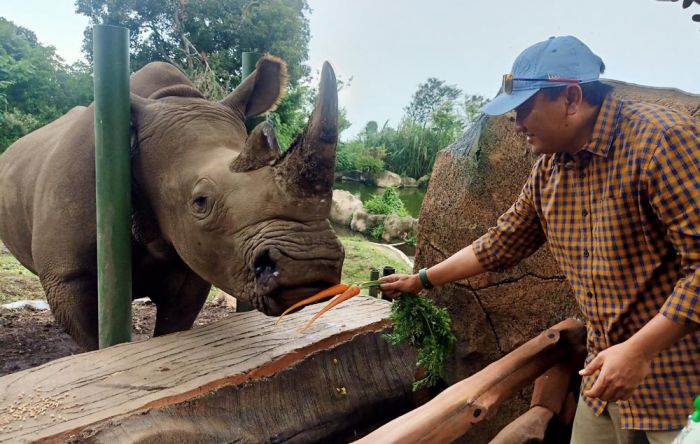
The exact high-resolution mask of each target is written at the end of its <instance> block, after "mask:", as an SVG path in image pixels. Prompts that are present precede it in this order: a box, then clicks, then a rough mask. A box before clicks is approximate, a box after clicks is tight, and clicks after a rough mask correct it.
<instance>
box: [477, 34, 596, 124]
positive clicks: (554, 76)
mask: <svg viewBox="0 0 700 444" xmlns="http://www.w3.org/2000/svg"><path fill="white" fill-rule="evenodd" d="M604 70H605V64H604V63H603V60H602V59H601V58H600V57H598V56H597V55H595V54H594V53H593V51H591V49H590V48H589V47H588V46H586V45H585V44H584V43H583V42H582V41H581V40H579V39H577V38H576V37H573V36H570V35H567V36H562V37H550V38H548V39H547V40H545V41H543V42H539V43H535V44H534V45H532V46H530V47H529V48H527V49H526V50H525V51H523V52H521V53H520V55H519V56H518V58H516V59H515V62H514V63H513V69H512V70H511V74H506V75H505V76H503V87H502V88H501V91H500V92H499V93H498V95H497V96H496V97H495V98H494V99H493V100H492V101H490V102H489V103H487V104H486V105H484V106H483V107H482V108H481V112H483V113H485V114H488V115H491V116H497V115H500V114H505V113H507V112H508V111H511V110H513V109H515V108H517V107H518V106H520V105H521V104H523V103H524V102H525V101H526V100H527V99H529V98H530V97H532V96H534V95H535V93H537V91H539V90H540V89H542V88H553V87H556V86H562V85H568V84H572V83H587V82H595V81H596V80H598V79H599V78H600V73H602V72H603V71H604Z"/></svg>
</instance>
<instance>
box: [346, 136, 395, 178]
mask: <svg viewBox="0 0 700 444" xmlns="http://www.w3.org/2000/svg"><path fill="white" fill-rule="evenodd" d="M384 156H385V152H384V147H373V148H369V147H367V146H365V145H364V144H363V143H362V142H360V141H357V140H354V141H352V142H348V143H341V144H340V145H339V146H338V154H337V157H336V169H337V170H338V171H361V172H363V173H381V172H382V171H384V161H383V160H382V159H383V158H384Z"/></svg>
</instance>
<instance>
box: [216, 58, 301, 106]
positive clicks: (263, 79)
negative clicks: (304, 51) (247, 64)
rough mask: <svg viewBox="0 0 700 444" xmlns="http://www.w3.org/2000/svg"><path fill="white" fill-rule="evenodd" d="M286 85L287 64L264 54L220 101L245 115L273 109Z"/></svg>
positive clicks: (280, 98)
mask: <svg viewBox="0 0 700 444" xmlns="http://www.w3.org/2000/svg"><path fill="white" fill-rule="evenodd" d="M286 87H287V64H286V63H285V62H284V60H282V59H280V58H277V57H275V56H271V55H269V54H267V55H265V56H264V57H263V58H261V59H260V60H258V63H257V64H256V65H255V71H253V72H252V73H251V74H250V75H249V76H248V77H246V78H245V79H243V81H242V82H241V84H240V85H238V87H237V88H236V89H235V90H234V91H233V92H232V93H231V94H229V95H228V96H226V97H225V98H224V99H223V100H222V101H221V103H222V104H223V105H224V106H227V107H229V108H231V109H233V110H234V111H238V112H240V114H241V115H242V116H243V117H245V118H248V117H252V116H257V115H259V114H263V113H265V112H268V111H274V110H275V108H277V105H279V103H280V102H281V101H282V97H283V95H284V90H285V88H286Z"/></svg>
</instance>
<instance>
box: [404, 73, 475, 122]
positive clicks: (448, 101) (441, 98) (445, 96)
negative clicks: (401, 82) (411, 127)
mask: <svg viewBox="0 0 700 444" xmlns="http://www.w3.org/2000/svg"><path fill="white" fill-rule="evenodd" d="M461 94H462V91H461V90H460V89H459V88H457V87H456V86H454V85H446V84H445V81H444V80H439V79H436V78H435V77H430V78H428V80H427V81H426V82H425V83H421V84H420V85H419V86H418V90H417V91H416V92H415V93H414V94H413V98H412V99H411V103H410V104H409V105H408V107H406V110H405V111H406V117H407V118H408V119H410V120H412V121H414V122H416V123H421V124H424V123H428V122H429V120H430V118H431V116H432V115H433V114H434V113H435V112H436V111H437V110H438V109H440V108H444V107H451V106H452V105H453V104H454V102H455V101H456V100H457V98H458V97H459V96H460V95H461Z"/></svg>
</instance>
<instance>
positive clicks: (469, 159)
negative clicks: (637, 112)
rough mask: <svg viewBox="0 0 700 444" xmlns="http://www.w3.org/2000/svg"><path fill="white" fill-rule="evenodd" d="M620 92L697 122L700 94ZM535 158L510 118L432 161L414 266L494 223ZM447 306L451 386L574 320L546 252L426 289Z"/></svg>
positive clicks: (484, 433)
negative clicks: (453, 343)
mask: <svg viewBox="0 0 700 444" xmlns="http://www.w3.org/2000/svg"><path fill="white" fill-rule="evenodd" d="M610 83H611V84H613V85H614V86H615V87H616V92H615V94H617V95H619V96H622V97H624V98H632V99H641V100H646V101H650V102H656V103H660V104H663V105H666V106H669V107H671V108H676V109H679V110H682V111H684V112H686V113H689V114H691V115H693V116H695V117H696V118H697V119H698V120H700V96H696V95H690V94H685V93H683V92H682V91H678V90H674V89H660V88H648V87H641V86H637V85H631V84H626V83H622V82H610ZM534 161H535V157H534V156H533V155H532V154H531V150H530V147H529V146H528V145H527V144H526V143H525V141H524V140H523V138H522V137H519V136H518V135H516V134H515V132H514V131H513V122H512V116H511V115H505V116H499V117H495V118H487V117H486V116H481V117H480V118H479V119H478V120H477V121H476V122H475V123H474V124H473V125H472V126H470V127H469V128H468V129H467V131H466V133H465V134H464V136H463V137H462V138H461V139H459V140H458V141H457V142H455V143H454V144H453V145H451V146H449V147H447V148H446V149H444V150H442V151H441V152H440V153H439V154H438V156H437V159H436V161H435V166H434V168H433V171H432V175H431V180H430V185H429V186H428V190H427V192H426V195H425V199H424V201H423V205H422V208H421V213H420V221H421V226H420V231H419V233H418V236H417V245H416V258H415V267H414V268H415V269H419V268H422V267H426V266H431V265H434V264H436V263H438V262H440V261H442V260H444V259H446V258H447V257H449V256H451V255H452V254H454V253H456V252H457V251H459V250H460V249H461V248H463V247H465V246H467V245H469V244H471V243H472V242H473V241H474V240H476V239H477V238H478V237H479V236H481V235H482V234H483V233H485V232H486V230H487V229H488V228H489V227H491V226H493V225H494V224H495V223H496V220H497V218H498V216H500V215H501V214H502V213H503V212H504V211H506V210H507V209H508V208H509V207H510V206H511V204H512V203H513V202H514V201H515V199H516V197H517V196H518V194H519V192H520V190H521V188H522V185H523V184H524V183H525V180H526V179H527V177H528V175H529V173H530V169H531V167H532V164H533V162H534ZM428 295H429V297H430V298H431V299H433V300H434V301H435V302H436V303H437V305H440V306H443V307H447V308H448V310H449V313H450V315H451V317H452V325H453V329H454V331H455V334H456V336H457V347H456V352H455V356H454V359H453V361H452V363H451V365H450V368H449V370H448V372H447V377H446V379H447V381H446V382H447V383H448V384H454V383H456V382H457V381H459V380H461V379H463V378H466V377H468V376H470V375H472V374H474V373H475V372H477V371H479V370H481V369H482V368H484V367H485V366H486V365H488V364H489V363H491V362H493V361H495V360H497V359H499V358H501V357H502V356H504V355H505V354H506V353H508V352H510V351H512V350H513V349H515V348H516V347H517V346H518V345H520V344H522V343H524V342H526V341H527V340H529V339H530V338H532V337H534V336H536V335H537V334H538V333H539V332H540V331H542V330H544V329H546V328H547V326H549V325H553V324H556V323H557V322H559V321H561V320H562V319H564V318H567V317H576V316H577V315H578V309H577V304H576V302H575V300H574V297H573V294H572V291H571V288H570V286H569V284H568V283H567V281H566V279H565V278H564V276H563V274H562V272H561V271H560V270H559V268H558V266H557V264H556V262H555V261H554V258H553V257H552V255H551V253H550V252H549V250H548V248H547V246H546V245H545V246H544V247H543V248H540V250H539V251H538V252H536V253H535V254H534V255H533V256H531V257H530V258H528V259H526V260H524V261H523V262H521V263H520V264H519V265H518V266H516V267H514V268H512V269H510V270H507V271H505V272H502V273H486V274H484V275H481V276H478V277H475V278H472V279H467V280H463V281H459V282H456V283H454V284H450V285H444V286H440V287H437V288H435V289H434V290H431V291H429V292H428ZM528 398H529V396H527V395H523V396H516V397H515V398H513V399H512V400H511V401H510V402H509V403H507V404H506V405H504V406H502V407H501V408H500V409H499V413H498V415H495V416H493V417H491V418H489V419H487V420H485V421H483V422H481V423H479V424H478V425H477V426H475V427H474V428H472V429H471V431H470V432H468V434H467V435H465V437H464V442H489V441H490V440H491V439H492V438H493V437H494V436H495V435H496V433H498V431H499V430H501V429H502V428H503V427H505V426H506V424H508V423H510V422H511V421H513V420H514V419H515V418H516V417H518V416H519V415H520V414H522V413H524V412H525V411H527V410H528V407H529V405H528V403H527V401H526V399H528Z"/></svg>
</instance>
